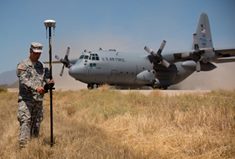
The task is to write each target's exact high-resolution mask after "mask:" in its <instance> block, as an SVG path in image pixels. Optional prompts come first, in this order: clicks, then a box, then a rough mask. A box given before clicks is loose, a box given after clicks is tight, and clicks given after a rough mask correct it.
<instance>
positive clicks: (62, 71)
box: [60, 65, 64, 76]
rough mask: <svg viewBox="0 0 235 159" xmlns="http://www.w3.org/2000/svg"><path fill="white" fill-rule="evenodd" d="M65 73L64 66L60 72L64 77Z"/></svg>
mask: <svg viewBox="0 0 235 159" xmlns="http://www.w3.org/2000/svg"><path fill="white" fill-rule="evenodd" d="M63 73H64V65H63V66H62V69H61V71H60V76H62V75H63Z"/></svg>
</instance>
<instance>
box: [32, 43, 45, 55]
mask: <svg viewBox="0 0 235 159" xmlns="http://www.w3.org/2000/svg"><path fill="white" fill-rule="evenodd" d="M42 47H43V46H42V44H41V43H38V42H32V43H31V45H30V51H31V52H34V53H42Z"/></svg>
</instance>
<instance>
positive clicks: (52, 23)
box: [44, 20, 56, 147]
mask: <svg viewBox="0 0 235 159" xmlns="http://www.w3.org/2000/svg"><path fill="white" fill-rule="evenodd" d="M55 24H56V22H55V21H54V20H45V21H44V25H45V27H46V34H47V29H49V30H48V31H49V72H50V80H51V79H52V62H51V61H52V45H51V37H52V36H51V31H52V28H53V30H54V31H55ZM54 34H55V32H54ZM52 89H54V88H52V87H49V90H50V132H51V140H50V145H51V147H52V146H53V144H54V138H53V93H52Z"/></svg>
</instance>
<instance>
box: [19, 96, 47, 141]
mask: <svg viewBox="0 0 235 159" xmlns="http://www.w3.org/2000/svg"><path fill="white" fill-rule="evenodd" d="M17 117H18V121H19V122H20V135H19V142H20V144H22V145H24V144H26V143H27V141H28V140H29V139H30V138H32V137H38V135H39V129H40V123H41V121H42V119H43V105H42V102H32V101H23V100H21V101H19V107H18V115H17Z"/></svg>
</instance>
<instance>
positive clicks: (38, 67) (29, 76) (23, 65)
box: [16, 58, 49, 101]
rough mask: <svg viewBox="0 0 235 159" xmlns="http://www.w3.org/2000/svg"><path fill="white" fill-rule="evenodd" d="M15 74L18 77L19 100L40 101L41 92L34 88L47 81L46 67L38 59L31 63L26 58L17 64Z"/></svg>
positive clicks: (41, 98) (42, 85) (41, 97)
mask: <svg viewBox="0 0 235 159" xmlns="http://www.w3.org/2000/svg"><path fill="white" fill-rule="evenodd" d="M16 74H17V76H18V78H19V100H26V101H42V100H43V94H40V93H38V92H37V91H36V88H37V87H39V86H41V87H44V85H45V84H46V83H47V82H48V80H49V76H48V75H49V73H48V69H45V68H44V67H43V64H42V63H41V62H40V61H38V62H36V63H32V62H31V60H30V59H29V58H28V59H25V60H24V61H22V62H20V63H19V64H18V65H17V71H16Z"/></svg>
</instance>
